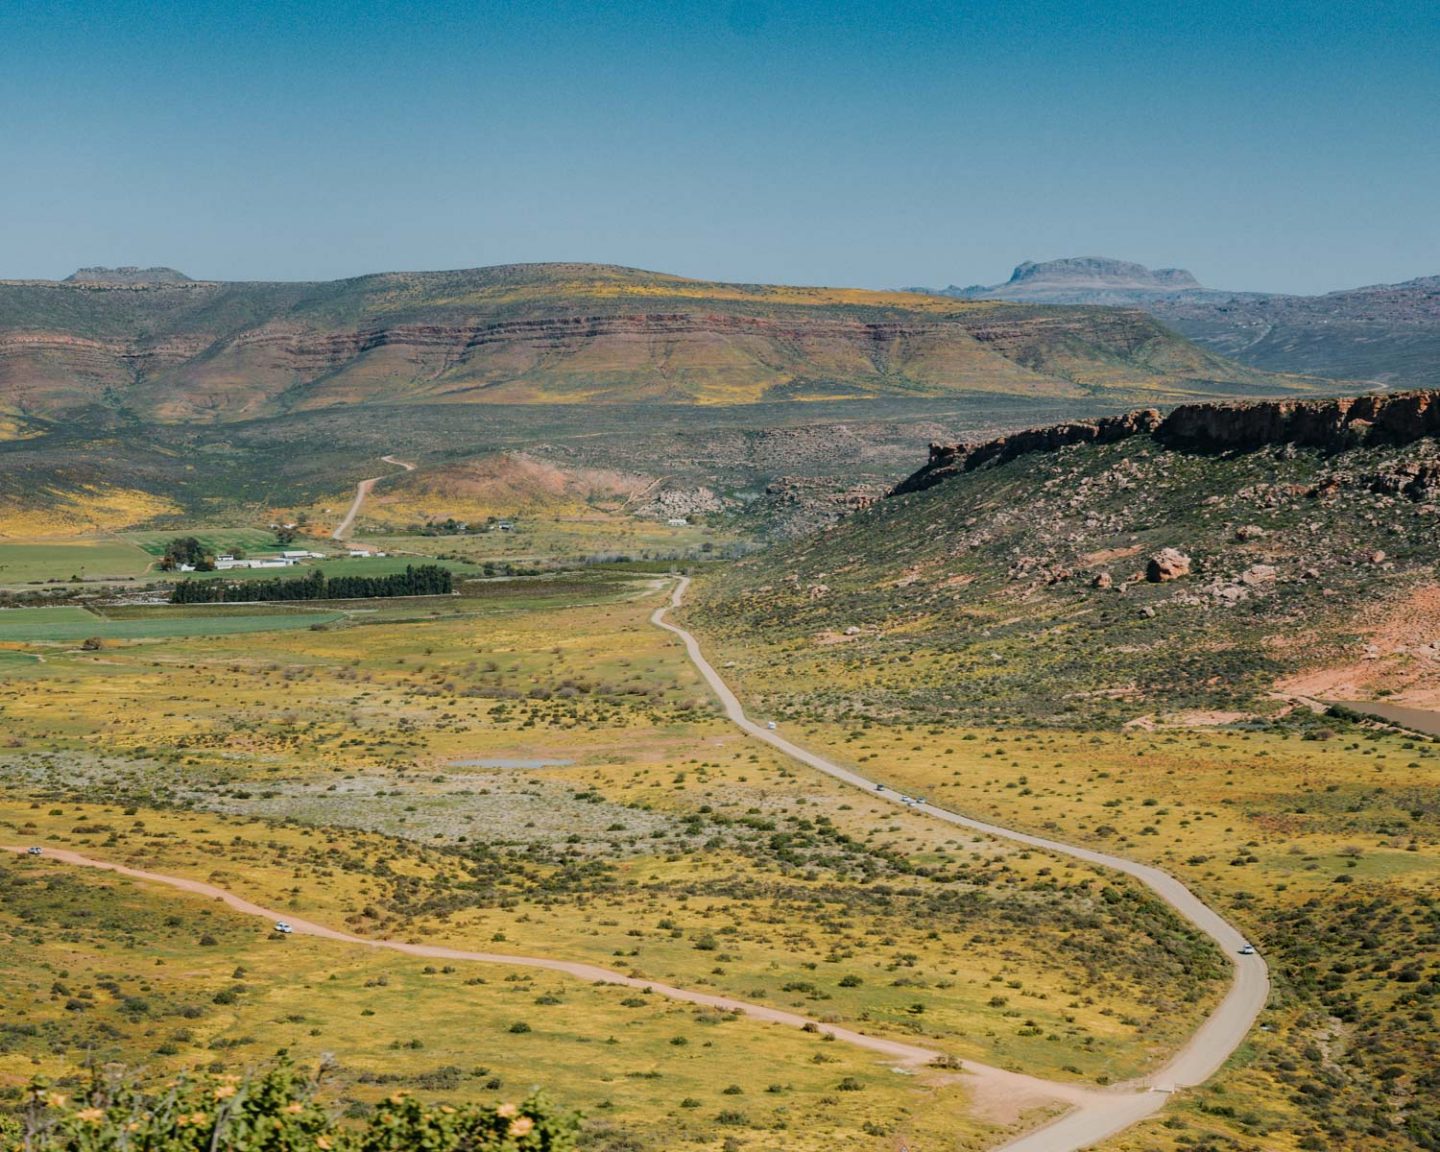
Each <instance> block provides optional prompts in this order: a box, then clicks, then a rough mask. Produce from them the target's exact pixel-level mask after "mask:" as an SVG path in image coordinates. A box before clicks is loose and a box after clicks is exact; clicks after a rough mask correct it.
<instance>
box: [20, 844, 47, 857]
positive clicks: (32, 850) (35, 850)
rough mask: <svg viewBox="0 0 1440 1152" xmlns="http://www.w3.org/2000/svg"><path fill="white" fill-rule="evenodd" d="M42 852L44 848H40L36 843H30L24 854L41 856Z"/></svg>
mask: <svg viewBox="0 0 1440 1152" xmlns="http://www.w3.org/2000/svg"><path fill="white" fill-rule="evenodd" d="M44 853H45V849H43V848H41V847H40V845H38V844H32V845H30V847H29V848H27V849H25V855H27V856H41V855H44Z"/></svg>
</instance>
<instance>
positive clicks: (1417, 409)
mask: <svg viewBox="0 0 1440 1152" xmlns="http://www.w3.org/2000/svg"><path fill="white" fill-rule="evenodd" d="M1132 436H1149V437H1151V438H1152V439H1154V440H1155V441H1156V443H1157V444H1159V445H1160V446H1162V447H1165V448H1174V449H1180V450H1186V451H1199V452H1253V451H1256V450H1258V449H1261V448H1267V447H1276V448H1279V447H1283V446H1285V445H1293V446H1295V447H1300V448H1318V449H1320V450H1321V451H1325V452H1341V451H1344V450H1346V449H1349V448H1356V447H1359V446H1361V445H1366V444H1370V445H1377V446H1380V445H1383V446H1397V445H1404V444H1411V443H1414V442H1415V441H1417V440H1420V439H1423V438H1425V437H1435V436H1440V391H1416V392H1386V393H1376V394H1373V395H1367V396H1354V397H1346V398H1337V399H1332V400H1266V401H1260V402H1255V403H1248V404H1183V405H1181V406H1180V407H1178V408H1176V409H1174V410H1173V411H1172V412H1171V413H1170V414H1169V415H1168V416H1165V417H1163V418H1162V417H1161V415H1160V413H1159V412H1158V411H1156V410H1155V409H1153V408H1146V409H1141V410H1137V411H1135V412H1127V413H1125V414H1124V415H1122V416H1112V417H1108V418H1106V419H1103V420H1093V421H1084V422H1080V423H1074V424H1059V425H1055V426H1054V427H1050V428H1032V429H1029V430H1027V431H1024V432H1016V433H1013V434H1011V435H1009V436H1002V437H1000V438H999V439H996V440H988V441H984V442H981V443H976V444H932V445H930V459H929V462H928V463H927V464H926V465H925V467H924V468H922V469H920V471H918V472H916V473H915V474H914V475H912V476H910V477H908V478H906V479H905V480H903V481H901V482H900V484H898V485H897V486H896V487H895V488H894V489H893V490H892V491H891V493H890V494H891V495H892V496H900V495H904V494H905V493H907V492H920V491H923V490H924V489H926V488H932V487H934V486H935V485H936V484H939V483H941V482H942V481H944V480H946V479H948V478H949V477H951V476H954V475H957V474H959V473H962V472H973V471H974V470H975V469H977V468H980V467H983V466H984V465H986V464H1003V463H1005V462H1006V461H1007V460H1013V459H1015V458H1016V457H1017V456H1023V455H1026V454H1028V453H1031V452H1053V451H1055V450H1057V449H1059V448H1064V447H1067V446H1069V445H1072V444H1109V443H1113V442H1115V441H1117V440H1126V439H1129V438H1130V437H1132Z"/></svg>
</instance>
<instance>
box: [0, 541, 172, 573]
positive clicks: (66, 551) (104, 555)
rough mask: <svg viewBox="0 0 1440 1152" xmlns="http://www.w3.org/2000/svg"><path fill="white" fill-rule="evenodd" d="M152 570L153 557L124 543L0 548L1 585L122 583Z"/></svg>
mask: <svg viewBox="0 0 1440 1152" xmlns="http://www.w3.org/2000/svg"><path fill="white" fill-rule="evenodd" d="M164 551H165V548H164V545H161V547H160V549H159V552H158V553H156V554H157V555H159V554H161V553H163V552H164ZM149 566H150V556H149V555H147V553H146V552H145V551H144V550H142V549H141V548H138V547H136V546H135V545H133V544H130V543H127V542H126V541H124V540H114V539H105V540H66V541H57V542H55V543H53V544H52V543H45V544H0V584H23V583H28V582H30V581H32V580H68V579H70V577H72V576H80V577H83V578H89V579H95V578H96V577H113V578H115V579H122V578H126V577H130V576H139V575H141V574H143V573H144V571H145V569H146V568H148V567H149Z"/></svg>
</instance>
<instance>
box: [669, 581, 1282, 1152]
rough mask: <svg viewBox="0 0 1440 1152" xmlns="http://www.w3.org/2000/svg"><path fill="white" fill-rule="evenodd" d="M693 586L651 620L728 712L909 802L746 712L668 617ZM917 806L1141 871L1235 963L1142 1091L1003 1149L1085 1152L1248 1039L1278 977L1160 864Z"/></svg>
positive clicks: (788, 750)
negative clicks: (1200, 1020)
mask: <svg viewBox="0 0 1440 1152" xmlns="http://www.w3.org/2000/svg"><path fill="white" fill-rule="evenodd" d="M689 586H690V578H689V577H688V576H682V577H680V578H679V580H678V581H677V583H676V585H675V589H674V591H673V592H672V593H671V595H670V603H669V604H666V605H662V606H661V607H659V608H657V609H656V610H655V612H654V613H653V614H652V616H651V617H650V621H651V623H653V624H655V625H656V626H658V627H660V628H664V629H665V630H666V631H668V632H673V633H674V634H675V635H677V636H679V637H680V639H681V640H682V641H683V642H684V644H685V650H686V652H687V653H688V654H689V656H690V660H691V662H692V663H693V664H694V665H695V667H696V668H697V669H698V670H699V672H700V675H701V676H703V677H704V679H705V681H706V683H707V684H709V686H710V689H711V691H713V692H714V693H715V695H716V696H718V697H719V699H720V703H721V704H722V705H723V707H724V709H725V715H726V716H727V717H729V719H730V720H731V721H732V722H733V723H734V724H736V725H737V726H738V727H740V728H741V729H743V730H744V731H745V732H747V733H749V734H750V735H751V736H754V737H755V738H756V739H757V740H763V741H764V742H765V743H767V744H769V745H771V746H772V747H774V748H778V749H779V750H780V751H781V752H784V753H785V754H786V755H787V756H790V757H792V758H793V759H796V760H799V761H800V762H801V763H802V764H807V765H809V766H810V767H811V768H814V769H816V770H817V771H820V772H824V773H825V774H826V775H827V776H833V777H834V778H835V779H837V780H840V781H843V782H844V783H846V784H850V785H853V786H854V787H856V788H860V789H863V790H864V791H866V792H868V793H869V794H870V796H871V798H872V799H876V800H887V801H889V802H891V803H894V804H902V803H903V800H902V798H901V797H900V796H899V795H898V794H896V793H895V792H894V791H893V790H890V789H887V790H885V791H883V792H880V791H876V787H875V784H876V782H875V781H874V780H871V779H868V778H867V777H864V776H861V775H860V774H859V773H858V772H853V771H851V770H850V769H848V768H843V767H841V766H840V765H838V764H833V763H831V762H830V761H829V760H826V759H825V758H824V757H822V756H817V755H816V754H815V753H814V752H810V751H808V750H807V749H805V748H802V747H800V746H799V745H798V744H793V743H791V742H790V741H789V740H787V739H785V737H783V736H781V735H779V734H778V733H777V732H774V731H772V730H771V729H769V728H767V727H765V726H764V725H761V724H757V723H755V721H753V720H751V719H750V718H749V717H748V716H747V715H745V710H744V708H743V707H741V705H740V701H739V699H738V698H737V697H736V695H735V693H734V692H732V691H731V690H730V687H729V685H727V684H726V683H725V681H724V680H723V679H722V678H721V677H720V674H719V673H718V672H716V671H715V669H714V668H713V667H712V666H711V664H710V662H709V661H708V660H706V659H705V655H704V653H703V652H701V651H700V644H699V642H698V641H697V640H696V639H695V637H694V636H692V635H691V634H690V633H689V632H687V631H686V630H685V629H684V628H681V627H680V626H679V625H677V624H672V623H670V622H669V621H668V620H666V619H665V614H666V613H667V612H668V611H669V610H670V609H671V608H678V607H679V606H680V602H681V600H682V599H683V598H684V596H685V592H686V589H688V588H689ZM909 807H910V808H911V810H912V811H916V812H923V813H924V814H925V815H927V816H932V817H934V818H935V819H937V820H943V821H945V822H947V823H949V824H955V825H958V826H959V827H961V828H969V829H973V830H974V831H976V832H983V833H985V834H986V835H989V836H998V837H1001V838H1003V839H1006V840H1014V841H1017V842H1019V843H1021V844H1026V845H1029V846H1030V847H1032V848H1040V849H1043V850H1044V851H1047V852H1055V853H1059V854H1061V855H1065V856H1071V857H1074V858H1075V859H1077V860H1084V861H1085V862H1086V863H1089V864H1098V865H1100V866H1102V867H1105V868H1113V869H1115V870H1116V871H1118V872H1124V873H1126V874H1127V875H1129V876H1133V877H1134V878H1135V879H1137V880H1139V881H1140V882H1141V883H1142V884H1144V885H1145V886H1146V887H1147V888H1149V889H1150V890H1151V891H1152V892H1154V893H1155V894H1156V895H1157V896H1159V897H1160V899H1162V900H1164V901H1165V903H1166V904H1168V905H1170V907H1171V908H1173V909H1174V910H1175V911H1176V912H1178V913H1179V914H1180V915H1181V916H1183V917H1185V919H1187V920H1189V921H1190V922H1191V923H1192V924H1194V925H1195V926H1196V927H1197V928H1199V929H1200V930H1201V931H1202V932H1204V933H1205V935H1207V936H1209V937H1210V939H1212V940H1213V941H1214V942H1215V943H1216V944H1217V945H1219V947H1220V950H1221V951H1222V952H1223V953H1225V955H1226V956H1227V957H1229V959H1230V962H1231V964H1232V965H1233V967H1234V976H1233V979H1232V981H1231V984H1230V991H1229V992H1228V993H1226V995H1225V998H1224V1000H1222V1001H1221V1002H1220V1004H1219V1006H1218V1007H1217V1008H1216V1009H1215V1010H1214V1011H1213V1012H1211V1013H1210V1015H1209V1016H1208V1017H1207V1018H1206V1020H1205V1023H1204V1024H1202V1025H1201V1026H1200V1028H1199V1029H1198V1030H1197V1031H1196V1032H1195V1034H1194V1035H1192V1036H1191V1037H1190V1039H1189V1040H1188V1041H1186V1043H1185V1045H1184V1047H1182V1048H1181V1049H1180V1051H1178V1052H1177V1053H1176V1054H1175V1055H1174V1056H1172V1057H1171V1058H1170V1060H1169V1062H1168V1063H1166V1064H1165V1066H1164V1067H1163V1068H1161V1069H1159V1070H1158V1071H1156V1072H1154V1073H1152V1074H1151V1075H1149V1076H1147V1077H1145V1078H1144V1079H1143V1080H1141V1081H1139V1082H1138V1083H1137V1084H1135V1085H1133V1086H1132V1087H1135V1088H1137V1089H1140V1091H1136V1092H1131V1093H1126V1094H1121V1093H1091V1094H1090V1095H1089V1097H1087V1099H1086V1100H1084V1101H1082V1102H1080V1103H1077V1104H1076V1106H1075V1107H1074V1108H1073V1109H1072V1110H1071V1111H1070V1112H1067V1113H1066V1114H1065V1115H1063V1116H1061V1117H1060V1118H1059V1119H1058V1120H1055V1121H1054V1122H1052V1123H1050V1124H1048V1125H1046V1126H1045V1127H1043V1128H1039V1129H1036V1130H1035V1131H1033V1132H1030V1133H1027V1134H1026V1135H1024V1136H1021V1137H1019V1138H1018V1139H1015V1140H1012V1141H1010V1142H1009V1143H1007V1144H1005V1145H1003V1146H1002V1148H1001V1150H999V1152H1079V1149H1082V1148H1086V1147H1088V1146H1090V1145H1091V1144H1094V1143H1096V1142H1097V1141H1099V1140H1102V1139H1104V1138H1105V1137H1107V1136H1112V1135H1114V1134H1115V1133H1117V1132H1121V1131H1124V1130H1125V1129H1126V1128H1129V1127H1130V1126H1131V1125H1133V1124H1135V1123H1137V1122H1138V1121H1140V1120H1142V1119H1144V1118H1145V1117H1146V1116H1149V1115H1151V1114H1152V1113H1154V1112H1157V1111H1159V1109H1160V1108H1161V1107H1162V1106H1163V1105H1164V1102H1165V1099H1166V1094H1168V1093H1169V1092H1170V1091H1172V1090H1173V1089H1176V1088H1190V1087H1193V1086H1195V1085H1197V1084H1201V1083H1204V1081H1206V1080H1208V1079H1209V1078H1210V1077H1211V1076H1212V1075H1214V1073H1215V1072H1216V1071H1218V1070H1219V1068H1220V1066H1221V1065H1222V1064H1224V1063H1225V1061H1226V1060H1227V1059H1228V1058H1229V1056H1230V1054H1231V1053H1232V1052H1234V1051H1235V1049H1236V1048H1238V1047H1239V1046H1240V1045H1241V1044H1242V1043H1243V1042H1244V1040H1245V1037H1246V1035H1247V1034H1248V1033H1249V1031H1250V1028H1251V1026H1252V1025H1253V1024H1254V1023H1255V1019H1256V1017H1258V1016H1259V1014H1260V1011H1261V1009H1263V1008H1264V1007H1265V1002H1266V1000H1267V999H1268V998H1269V995H1270V978H1269V973H1268V971H1267V969H1266V966H1265V961H1264V959H1263V958H1262V957H1261V956H1260V955H1259V954H1258V953H1257V954H1254V955H1250V956H1242V955H1240V954H1239V950H1240V948H1241V946H1242V945H1243V944H1244V943H1245V937H1244V936H1243V935H1242V934H1241V933H1240V930H1239V929H1238V928H1236V927H1235V926H1234V925H1232V924H1231V923H1230V922H1229V921H1227V920H1226V919H1225V918H1224V917H1222V916H1221V915H1220V914H1219V913H1218V912H1216V911H1214V910H1213V909H1212V908H1210V907H1209V905H1207V904H1206V903H1204V901H1202V900H1201V899H1200V898H1199V897H1198V896H1196V895H1195V894H1194V893H1193V892H1191V891H1190V889H1188V888H1186V887H1185V885H1184V884H1182V883H1180V881H1179V880H1177V879H1175V877H1173V876H1171V875H1170V874H1169V873H1167V872H1163V871H1161V870H1160V869H1159V868H1152V867H1151V866H1150V865H1148V864H1138V863H1136V862H1135V861H1133V860H1126V859H1125V858H1124V857H1121V856H1111V855H1109V854H1108V853H1105V852H1096V851H1094V850H1092V849H1090V848H1082V847H1079V846H1077V845H1074V844H1066V843H1064V842H1063V841H1060V840H1050V839H1047V838H1045V837H1043V836H1032V835H1030V834H1029V833H1027V832H1016V831H1014V830H1013V829H1010V828H1003V827H1001V826H1000V825H998V824H987V823H985V822H984V821H982V820H973V819H971V818H970V817H968V816H961V815H960V814H959V813H957V812H950V811H948V810H946V809H944V808H938V807H936V806H935V805H934V804H912V805H910V806H909Z"/></svg>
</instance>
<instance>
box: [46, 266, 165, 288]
mask: <svg viewBox="0 0 1440 1152" xmlns="http://www.w3.org/2000/svg"><path fill="white" fill-rule="evenodd" d="M65 283H66V284H190V283H192V281H191V279H190V277H189V276H186V275H185V273H183V272H177V271H175V269H174V268H135V267H128V266H127V267H123V268H98V267H97V268H80V269H77V270H76V271H75V272H73V273H72V274H71V275H69V276H67V277H65Z"/></svg>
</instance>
